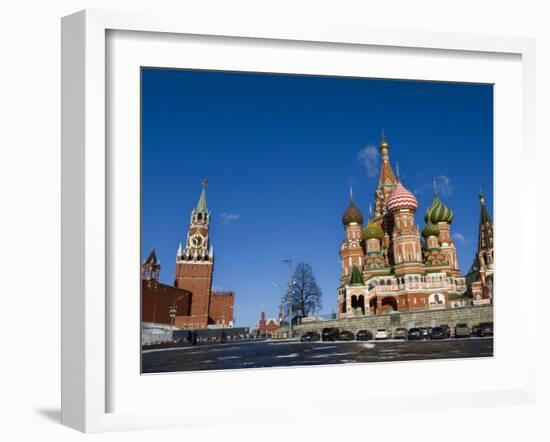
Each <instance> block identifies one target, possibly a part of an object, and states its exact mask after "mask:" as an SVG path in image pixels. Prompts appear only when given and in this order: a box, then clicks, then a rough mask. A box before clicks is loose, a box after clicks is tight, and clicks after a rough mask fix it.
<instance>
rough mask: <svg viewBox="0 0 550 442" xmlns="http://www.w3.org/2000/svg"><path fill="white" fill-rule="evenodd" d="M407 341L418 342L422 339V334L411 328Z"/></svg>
mask: <svg viewBox="0 0 550 442" xmlns="http://www.w3.org/2000/svg"><path fill="white" fill-rule="evenodd" d="M407 337H408V338H409V341H419V340H420V339H422V332H421V331H420V329H419V328H411V329H409V333H408V336H407Z"/></svg>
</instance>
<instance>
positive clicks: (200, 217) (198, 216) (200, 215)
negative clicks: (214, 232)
mask: <svg viewBox="0 0 550 442" xmlns="http://www.w3.org/2000/svg"><path fill="white" fill-rule="evenodd" d="M197 219H198V220H199V221H200V220H201V219H202V213H199V214H198V215H197Z"/></svg>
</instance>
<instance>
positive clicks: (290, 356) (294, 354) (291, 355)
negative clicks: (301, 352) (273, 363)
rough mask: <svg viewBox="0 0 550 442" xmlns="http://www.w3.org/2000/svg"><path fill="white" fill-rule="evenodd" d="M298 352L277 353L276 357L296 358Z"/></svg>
mask: <svg viewBox="0 0 550 442" xmlns="http://www.w3.org/2000/svg"><path fill="white" fill-rule="evenodd" d="M297 357H298V353H291V354H289V355H278V356H277V358H297Z"/></svg>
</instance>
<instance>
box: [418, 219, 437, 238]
mask: <svg viewBox="0 0 550 442" xmlns="http://www.w3.org/2000/svg"><path fill="white" fill-rule="evenodd" d="M422 236H423V237H424V238H428V237H429V236H439V227H438V226H437V224H432V223H431V222H428V224H426V227H424V228H423V229H422Z"/></svg>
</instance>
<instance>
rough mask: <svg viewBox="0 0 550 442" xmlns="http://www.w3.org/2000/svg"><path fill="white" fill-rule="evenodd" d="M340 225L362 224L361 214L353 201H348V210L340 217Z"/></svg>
mask: <svg viewBox="0 0 550 442" xmlns="http://www.w3.org/2000/svg"><path fill="white" fill-rule="evenodd" d="M342 223H344V225H348V224H351V223H357V224H363V214H362V213H361V211H360V210H359V209H358V208H357V206H356V205H355V203H354V202H353V200H350V202H349V204H348V208H347V209H346V211H345V212H344V214H343V215H342Z"/></svg>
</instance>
